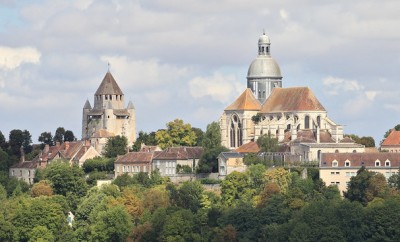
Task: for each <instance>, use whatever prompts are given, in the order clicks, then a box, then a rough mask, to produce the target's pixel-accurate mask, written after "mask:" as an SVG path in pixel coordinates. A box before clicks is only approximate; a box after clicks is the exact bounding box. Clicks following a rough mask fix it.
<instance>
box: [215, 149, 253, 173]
mask: <svg viewBox="0 0 400 242" xmlns="http://www.w3.org/2000/svg"><path fill="white" fill-rule="evenodd" d="M243 158H244V154H243V153H239V152H235V151H230V152H221V153H220V154H219V155H218V173H219V176H220V177H225V176H227V175H229V174H231V173H232V172H234V171H238V172H244V171H246V168H247V166H246V165H245V164H244V162H243Z"/></svg>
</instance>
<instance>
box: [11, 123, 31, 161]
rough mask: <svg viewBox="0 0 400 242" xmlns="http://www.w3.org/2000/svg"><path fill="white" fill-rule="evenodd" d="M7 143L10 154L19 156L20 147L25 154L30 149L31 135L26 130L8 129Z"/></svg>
mask: <svg viewBox="0 0 400 242" xmlns="http://www.w3.org/2000/svg"><path fill="white" fill-rule="evenodd" d="M8 142H9V145H10V151H11V154H12V155H15V156H17V157H20V156H21V147H22V148H23V149H24V152H25V154H28V153H29V152H31V151H32V145H31V144H32V137H31V134H30V133H29V131H28V130H24V131H22V130H20V129H13V130H11V131H10V136H9V141H8Z"/></svg>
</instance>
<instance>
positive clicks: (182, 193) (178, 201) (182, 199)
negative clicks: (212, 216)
mask: <svg viewBox="0 0 400 242" xmlns="http://www.w3.org/2000/svg"><path fill="white" fill-rule="evenodd" d="M167 190H168V191H169V194H170V198H171V203H172V204H174V205H176V206H178V207H181V208H185V209H190V210H191V211H192V212H196V211H197V210H198V209H200V207H201V203H200V201H201V197H202V195H203V191H204V189H203V187H202V185H201V184H200V182H198V181H195V182H184V183H183V184H182V185H181V186H180V187H179V188H178V189H177V188H176V187H175V186H174V185H173V184H168V185H167Z"/></svg>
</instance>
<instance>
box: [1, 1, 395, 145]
mask: <svg viewBox="0 0 400 242" xmlns="http://www.w3.org/2000/svg"><path fill="white" fill-rule="evenodd" d="M399 9H400V1H395V0H393V1H368V0H354V1H311V0H297V1H267V0H259V1H258V0H256V1H248V0H201V1H200V0H143V1H139V0H134V1H117V0H116V1H92V0H77V1H70V0H66V1H54V0H43V1H11V0H0V130H1V131H2V132H3V134H4V135H5V136H6V137H7V139H8V135H9V132H10V130H12V129H27V130H29V131H30V132H31V134H32V140H33V142H34V143H37V139H38V136H39V135H40V133H42V132H44V131H49V132H52V133H53V134H54V132H55V130H56V128H57V127H60V126H62V127H64V128H65V129H69V130H72V131H73V132H74V134H75V136H77V137H78V138H81V125H82V124H81V122H82V108H83V106H84V104H85V101H86V100H87V99H88V100H89V101H90V103H91V104H92V106H93V98H94V97H93V95H94V93H95V91H96V90H97V88H98V86H99V85H100V82H101V81H102V79H103V77H104V75H105V74H106V72H107V69H108V66H107V63H108V62H109V63H110V64H111V67H110V70H111V73H112V74H113V76H114V78H115V79H116V81H117V82H118V84H119V86H120V87H121V89H122V91H123V92H124V94H125V101H126V105H127V104H128V101H129V100H131V101H132V102H133V104H134V105H135V107H136V116H137V118H136V120H137V132H139V131H140V130H143V131H146V132H148V131H156V130H158V129H160V128H164V127H165V124H166V123H167V122H169V121H171V120H173V119H175V118H180V119H183V120H184V121H185V122H187V123H190V124H192V126H194V127H199V128H202V129H203V130H204V129H205V127H206V126H207V124H209V123H211V122H213V121H217V120H218V119H219V117H220V115H221V114H222V112H223V109H224V108H225V107H227V106H228V105H229V104H230V103H232V102H233V101H234V100H235V99H236V97H238V95H240V93H241V92H243V91H244V89H245V88H246V75H247V69H248V67H249V65H250V63H251V61H252V60H253V59H254V58H255V57H256V56H257V41H258V38H259V36H260V35H261V34H262V32H263V30H264V31H265V33H266V34H267V35H268V36H269V37H270V39H271V54H272V56H273V58H275V59H276V60H277V62H278V63H279V65H280V68H281V72H282V75H283V81H282V83H283V87H294V86H308V87H310V88H311V89H312V90H313V92H314V94H315V95H316V96H317V98H318V99H319V100H320V102H321V103H322V105H323V106H324V107H325V109H326V110H327V111H328V116H329V117H330V118H331V119H332V120H333V121H335V122H336V123H338V124H343V125H345V127H344V128H345V133H347V134H351V133H352V134H357V135H359V136H373V137H374V138H375V141H376V143H377V144H379V141H380V140H381V139H382V136H383V134H384V133H385V131H386V130H388V129H390V128H392V127H394V126H395V125H396V124H398V123H400V105H399V104H400V98H399V97H400V88H399V87H400V84H399V82H400V44H399V42H400V14H399V12H398V11H399Z"/></svg>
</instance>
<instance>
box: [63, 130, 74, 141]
mask: <svg viewBox="0 0 400 242" xmlns="http://www.w3.org/2000/svg"><path fill="white" fill-rule="evenodd" d="M75 140H76V138H75V135H74V132H72V131H71V130H66V131H65V133H64V141H75Z"/></svg>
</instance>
